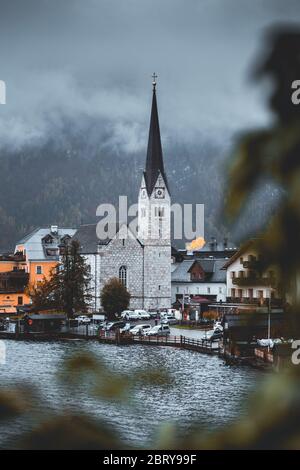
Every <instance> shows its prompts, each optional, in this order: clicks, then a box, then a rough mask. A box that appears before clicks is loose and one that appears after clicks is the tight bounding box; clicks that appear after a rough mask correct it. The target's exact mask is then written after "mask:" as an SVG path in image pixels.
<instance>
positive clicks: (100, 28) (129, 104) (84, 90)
mask: <svg viewBox="0 0 300 470" xmlns="http://www.w3.org/2000/svg"><path fill="white" fill-rule="evenodd" d="M297 18H298V19H299V18H300V2H299V0H278V1H277V0H251V1H249V0H0V64H1V67H0V79H2V80H5V82H6V86H7V104H6V105H0V145H7V144H8V145H11V146H14V147H18V148H20V147H22V145H24V144H28V143H30V144H31V143H35V142H40V141H41V139H42V140H43V139H45V138H48V137H49V136H51V135H55V133H56V132H59V131H60V130H61V128H62V126H63V123H64V122H65V121H67V122H68V123H71V124H72V125H73V126H74V128H76V126H79V128H80V127H84V123H86V122H94V123H96V129H97V125H98V124H97V123H99V139H100V138H101V135H103V134H104V133H105V134H106V135H107V134H108V135H110V139H111V142H112V143H114V145H117V146H119V147H120V148H124V150H125V151H129V152H131V151H136V150H139V149H140V148H142V147H144V146H145V136H146V133H147V131H148V121H149V113H150V109H149V108H150V100H151V74H152V72H153V71H155V72H156V73H157V74H158V85H157V88H158V98H159V111H160V121H161V128H162V131H163V135H164V138H165V139H172V138H174V139H175V140H179V141H180V140H183V141H191V140H195V141H197V140H198V139H202V138H204V139H206V138H208V139H215V140H216V141H218V142H221V141H222V139H224V141H225V140H228V139H230V136H231V135H232V133H234V132H235V131H237V130H239V129H241V128H244V127H248V126H254V125H257V124H264V123H265V122H266V120H267V114H266V111H265V108H264V102H263V96H264V95H263V94H262V90H261V88H259V87H258V86H257V85H256V84H253V83H251V82H249V80H248V78H247V75H248V72H249V67H250V65H251V63H252V62H253V60H254V58H255V57H256V54H257V52H258V51H259V45H260V40H261V37H262V32H263V30H264V28H265V27H266V26H268V25H271V24H272V23H273V22H274V21H275V22H282V21H287V20H295V19H297Z"/></svg>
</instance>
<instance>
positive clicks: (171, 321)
mask: <svg viewBox="0 0 300 470" xmlns="http://www.w3.org/2000/svg"><path fill="white" fill-rule="evenodd" d="M161 323H163V324H168V325H177V323H178V320H176V318H175V317H173V316H167V317H165V318H164V319H163V320H162V321H161Z"/></svg>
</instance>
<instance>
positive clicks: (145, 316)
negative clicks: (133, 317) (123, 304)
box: [134, 310, 151, 320]
mask: <svg viewBox="0 0 300 470" xmlns="http://www.w3.org/2000/svg"><path fill="white" fill-rule="evenodd" d="M134 313H137V314H138V315H139V318H140V320H150V318H151V315H150V313H148V312H146V310H135V311H134Z"/></svg>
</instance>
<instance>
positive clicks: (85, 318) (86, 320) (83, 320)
mask: <svg viewBox="0 0 300 470" xmlns="http://www.w3.org/2000/svg"><path fill="white" fill-rule="evenodd" d="M75 320H77V321H78V323H79V325H83V324H85V323H91V319H90V318H89V317H88V316H87V315H79V316H78V317H76V318H75Z"/></svg>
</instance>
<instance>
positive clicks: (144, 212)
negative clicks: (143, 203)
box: [142, 207, 146, 217]
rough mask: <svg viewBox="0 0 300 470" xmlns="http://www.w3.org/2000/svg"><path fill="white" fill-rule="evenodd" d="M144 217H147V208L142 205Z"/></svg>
mask: <svg viewBox="0 0 300 470" xmlns="http://www.w3.org/2000/svg"><path fill="white" fill-rule="evenodd" d="M142 217H146V209H145V207H142Z"/></svg>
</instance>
